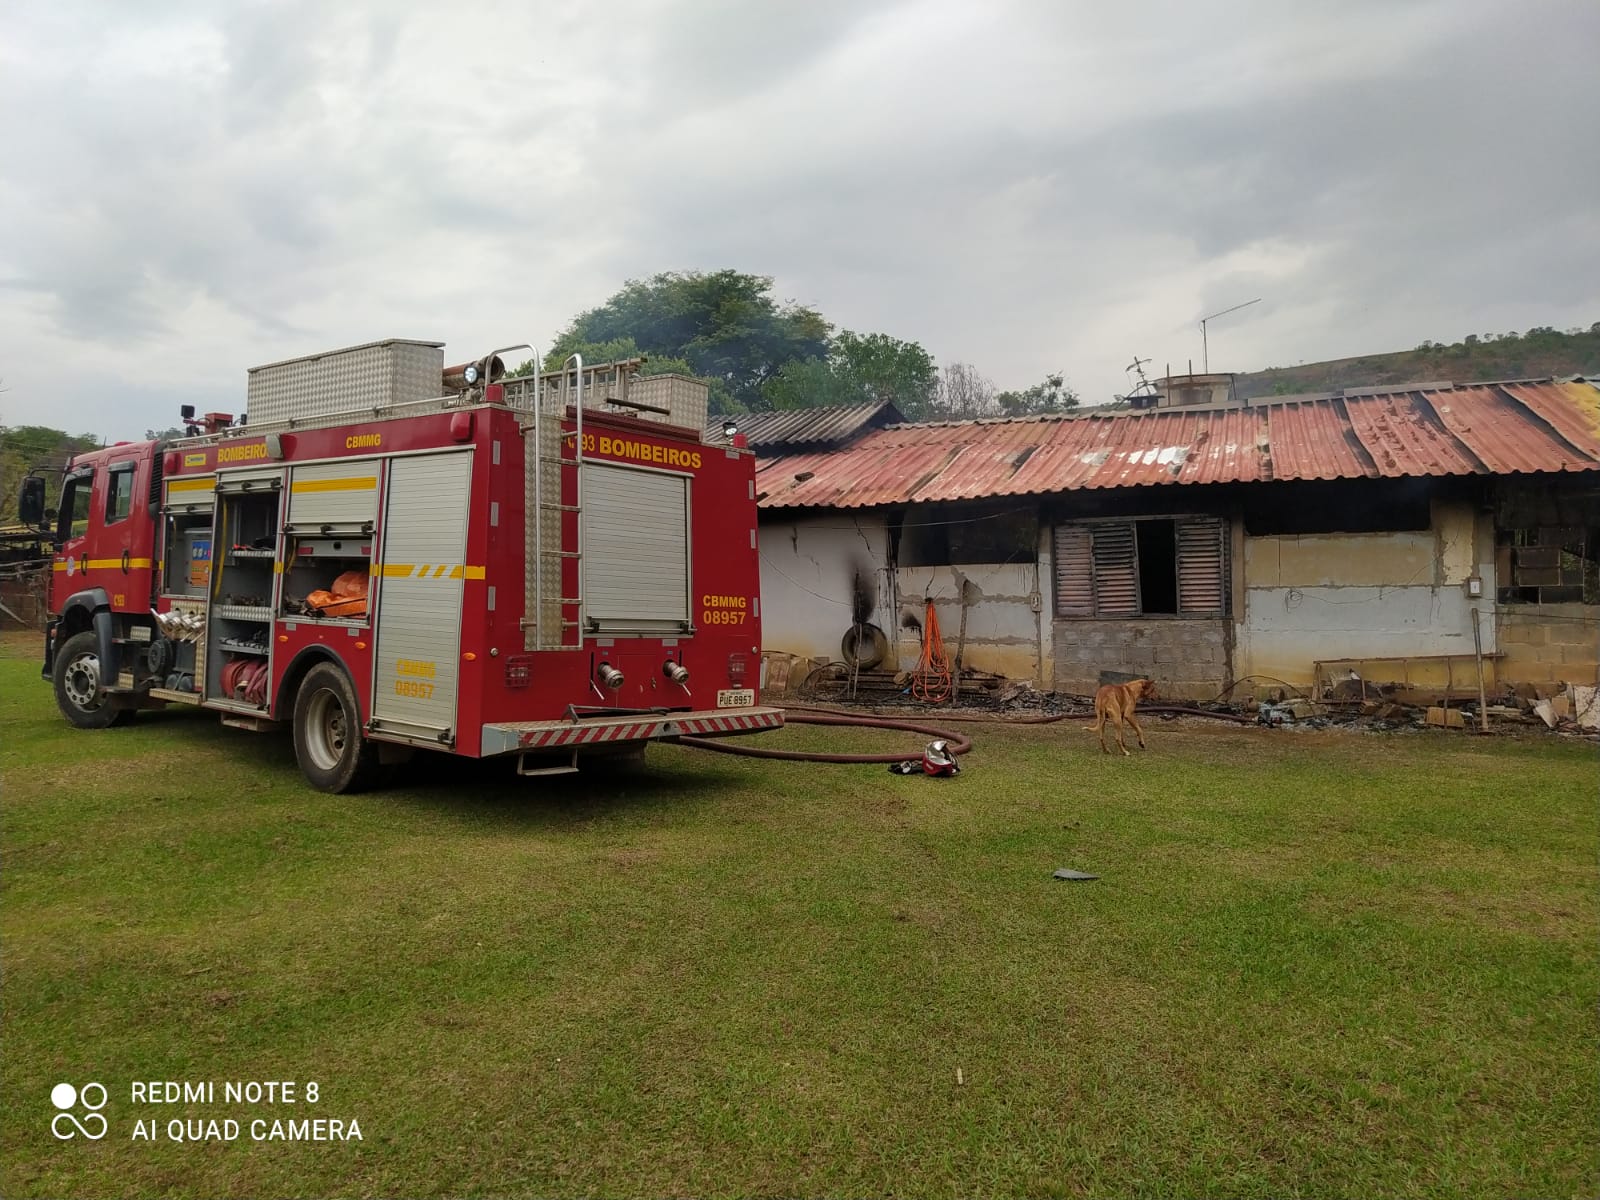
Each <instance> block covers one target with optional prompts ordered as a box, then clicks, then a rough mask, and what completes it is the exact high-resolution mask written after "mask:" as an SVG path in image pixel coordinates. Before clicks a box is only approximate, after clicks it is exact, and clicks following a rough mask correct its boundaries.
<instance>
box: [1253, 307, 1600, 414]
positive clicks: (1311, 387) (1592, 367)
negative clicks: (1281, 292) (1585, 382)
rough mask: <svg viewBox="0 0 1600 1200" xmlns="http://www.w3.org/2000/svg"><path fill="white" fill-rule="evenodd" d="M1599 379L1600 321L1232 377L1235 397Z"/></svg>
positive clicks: (1468, 338) (1427, 343)
mask: <svg viewBox="0 0 1600 1200" xmlns="http://www.w3.org/2000/svg"><path fill="white" fill-rule="evenodd" d="M1548 375H1594V376H1600V322H1596V323H1595V324H1593V325H1591V326H1590V327H1589V328H1588V329H1587V330H1578V329H1571V330H1568V331H1566V332H1565V333H1563V332H1561V331H1559V330H1556V329H1551V328H1548V327H1543V328H1537V329H1530V330H1528V332H1527V333H1524V334H1515V333H1507V334H1499V335H1496V334H1486V335H1484V336H1482V337H1479V336H1478V335H1477V334H1470V335H1468V336H1467V337H1466V338H1464V339H1462V340H1461V341H1459V342H1455V343H1453V344H1451V345H1441V344H1440V343H1438V342H1423V343H1422V345H1420V346H1418V347H1417V348H1416V349H1415V350H1402V351H1399V352H1397V353H1394V354H1367V355H1363V356H1361V357H1359V358H1336V359H1333V360H1332V361H1329V362H1316V363H1303V364H1301V365H1300V366H1297V367H1269V368H1268V369H1267V370H1265V371H1252V372H1249V373H1247V374H1241V375H1238V376H1236V377H1235V383H1236V385H1237V387H1238V389H1239V395H1240V397H1241V398H1248V397H1255V396H1292V395H1298V394H1300V393H1303V392H1333V391H1338V390H1340V389H1341V388H1357V387H1375V386H1378V385H1381V384H1386V383H1421V382H1433V381H1436V380H1449V381H1451V382H1454V383H1470V382H1473V381H1476V380H1481V379H1536V378H1540V377H1542V376H1548Z"/></svg>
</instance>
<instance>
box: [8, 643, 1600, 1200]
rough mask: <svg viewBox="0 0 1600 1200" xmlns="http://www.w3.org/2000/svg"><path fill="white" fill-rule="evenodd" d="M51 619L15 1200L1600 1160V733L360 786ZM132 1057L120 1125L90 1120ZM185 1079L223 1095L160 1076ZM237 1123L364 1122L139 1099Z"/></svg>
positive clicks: (1555, 1177) (1148, 1176)
mask: <svg viewBox="0 0 1600 1200" xmlns="http://www.w3.org/2000/svg"><path fill="white" fill-rule="evenodd" d="M34 648H35V639H32V638H28V639H26V640H25V641H24V640H8V641H7V642H6V643H5V649H6V653H7V654H8V657H5V658H3V659H0V731H3V734H0V736H3V746H0V768H3V771H4V783H5V792H4V801H3V807H0V855H3V867H4V874H3V878H0V948H3V966H4V991H3V1023H0V1030H3V1035H4V1041H3V1051H4V1057H3V1062H0V1081H3V1086H4V1091H3V1095H4V1101H5V1102H4V1105H3V1107H0V1194H3V1195H4V1196H6V1197H8V1198H17V1197H32V1196H112V1195H116V1196H155V1195H162V1196H169V1195H170V1196H270V1195H286V1196H287V1195H306V1196H317V1195H350V1196H355V1195H374V1194H402V1195H424V1194H445V1193H448V1194H452V1195H461V1194H469V1195H524V1194H527V1195H535V1194H537V1195H578V1194H584V1195H591V1194H594V1195H656V1194H677V1195H713V1196H715V1195H750V1194H763V1195H771V1194H804V1195H822V1194H829V1195H852V1196H856V1195H889V1194H894V1195H904V1196H922V1195H954V1194H960V1195H980V1194H992V1195H1023V1194H1026V1195H1046V1196H1050V1195H1126V1194H1130V1193H1141V1194H1152V1195H1199V1194H1209V1195H1228V1196H1295V1195H1305V1196H1332V1195H1339V1196H1368V1195H1382V1196H1443V1195H1461V1196H1472V1197H1483V1196H1541V1197H1544V1196H1578V1195H1585V1196H1592V1195H1594V1194H1595V1192H1596V1189H1597V1186H1600V1168H1597V1164H1596V1150H1595V1145H1596V1139H1595V1115H1596V1086H1595V1084H1596V1068H1595V1062H1596V1033H1597V1028H1596V1025H1597V1020H1596V997H1597V995H1600V986H1597V983H1600V981H1597V974H1600V973H1597V938H1596V932H1597V921H1596V890H1595V864H1596V848H1597V844H1600V842H1597V837H1596V832H1597V830H1596V805H1595V801H1596V786H1595V785H1596V778H1597V777H1596V770H1595V766H1596V761H1595V751H1594V748H1593V747H1592V746H1586V745H1583V744H1579V743H1574V742H1570V741H1559V740H1556V739H1553V738H1544V737H1528V738H1525V739H1496V740H1479V739H1474V738H1471V737H1469V736H1466V735H1462V734H1459V733H1434V734H1429V735H1415V736H1403V737H1401V736H1379V735H1360V734H1332V733H1329V734H1297V733H1292V732H1287V731H1276V732H1268V731H1261V730H1256V729H1244V728H1235V727H1231V726H1222V725H1217V726H1215V727H1211V726H1206V727H1200V728H1182V729H1180V728H1178V727H1176V726H1175V725H1173V724H1163V723H1162V722H1160V721H1159V720H1154V719H1152V720H1151V721H1149V722H1148V724H1149V726H1150V743H1151V749H1150V751H1149V752H1148V753H1146V754H1139V753H1138V752H1137V751H1136V752H1135V757H1133V758H1132V759H1128V760H1123V759H1120V758H1117V759H1112V758H1107V757H1103V756H1101V755H1100V753H1099V751H1098V749H1097V747H1096V745H1095V743H1094V739H1093V738H1092V736H1091V735H1089V734H1088V733H1087V732H1086V731H1085V729H1084V727H1083V725H1082V724H1063V725H1055V726H1049V727H1035V728H1027V727H1017V728H1011V729H1005V730H1000V729H992V730H991V729H988V728H980V729H979V730H978V733H977V737H978V746H977V749H976V750H975V751H974V753H973V754H971V755H970V756H969V757H968V758H967V759H966V760H965V766H966V772H965V774H963V775H962V776H961V777H960V778H959V779H956V780H929V779H923V778H920V777H917V778H898V777H895V776H891V775H890V774H888V773H887V771H885V770H884V769H883V768H881V767H838V766H832V767H830V766H805V765H799V764H791V763H765V762H758V761H753V760H741V759H732V758H727V757H723V756H714V755H708V754H703V753H696V752H692V751H689V750H685V749H679V748H674V747H662V748H658V749H655V750H652V751H651V753H650V757H649V760H648V765H647V767H646V769H645V770H643V771H641V772H636V773H629V774H623V775H617V776H612V777H607V778H601V777H589V776H579V777H577V778H576V779H574V780H570V781H569V780H560V779H558V780H518V779H516V778H515V777H514V776H512V775H511V774H510V773H509V771H508V770H507V769H506V768H505V767H504V766H503V765H502V766H501V767H499V768H498V769H496V768H494V767H493V766H492V765H483V764H462V763H456V762H451V761H447V760H438V761H436V762H432V763H429V764H424V765H422V766H420V767H417V768H414V769H412V770H410V771H408V772H407V774H406V776H405V778H404V780H403V781H402V782H400V783H398V784H397V785H396V786H394V787H392V788H390V789H388V790H384V791H380V792H375V793H371V794H366V795H361V796H354V797H332V796H325V795H321V794H318V793H315V792H312V791H310V790H309V789H307V788H306V787H305V786H304V785H303V784H302V782H301V779H300V776H299V773H298V771H297V769H296V768H295V766H294V762H293V756H292V753H291V751H290V748H289V746H288V743H287V739H285V738H283V737H281V736H276V735H256V734H248V733H242V732H238V731H233V730H226V729H223V728H221V727H220V725H219V724H218V723H217V722H216V719H215V718H214V717H212V716H208V715H205V714H197V713H187V712H182V713H160V714H148V715H143V716H141V717H140V718H139V719H138V720H137V721H136V723H134V724H133V725H132V726H130V727H127V728H123V729H115V730H109V731H106V732H103V733H85V732H80V731H77V730H74V729H72V728H70V727H69V726H68V725H67V724H66V723H65V722H64V721H63V720H62V719H61V718H60V717H59V716H58V715H57V713H56V712H55V709H54V705H53V702H52V700H51V697H50V693H49V690H48V688H47V687H46V686H45V685H44V684H43V683H42V682H41V681H39V679H38V672H37V666H36V663H35V660H34V658H33V657H32V655H33V652H34ZM887 736H888V735H884V736H877V735H862V736H861V737H860V738H859V739H852V740H857V741H859V742H860V743H861V744H862V745H863V746H864V747H867V746H870V747H873V748H877V747H881V746H883V745H884V744H885V738H886V737H887ZM850 737H851V735H848V734H844V735H841V734H840V733H839V732H837V731H832V730H821V729H799V728H795V729H791V730H786V731H784V732H783V733H781V734H778V735H774V736H773V737H772V738H771V739H770V740H768V741H767V742H766V743H765V744H770V745H786V746H794V747H809V748H824V747H828V748H837V747H838V746H839V745H840V744H841V742H842V741H843V740H845V739H847V738H850ZM888 744H890V745H891V746H892V745H906V744H907V743H905V742H903V741H898V740H894V739H893V738H892V737H890V738H889V739H888ZM907 748H908V750H909V749H912V748H914V743H913V744H911V745H907ZM1060 866H1073V867H1078V868H1081V869H1085V870H1090V871H1095V872H1099V873H1100V874H1101V875H1102V876H1103V878H1102V879H1101V880H1100V881H1099V882H1094V883H1061V882H1056V881H1053V880H1052V879H1051V872H1052V871H1053V870H1054V869H1055V868H1056V867H1060ZM91 1079H92V1080H97V1081H100V1082H102V1083H104V1084H105V1085H106V1086H107V1088H108V1089H109V1091H110V1101H109V1103H108V1105H107V1106H106V1109H105V1110H104V1111H105V1113H106V1115H107V1116H108V1117H109V1119H110V1134H109V1135H108V1136H107V1137H106V1138H105V1139H104V1140H102V1141H98V1142H93V1143H86V1142H84V1141H83V1140H81V1139H78V1140H75V1141H71V1142H60V1141H57V1140H56V1139H55V1138H53V1137H52V1136H51V1133H50V1120H51V1117H52V1116H53V1114H54V1112H55V1110H54V1109H53V1108H52V1107H51V1105H50V1099H49V1096H50V1090H51V1087H52V1086H53V1085H54V1084H56V1083H58V1082H61V1081H63V1080H65V1081H68V1082H73V1083H79V1084H81V1083H83V1082H86V1081H88V1080H91ZM169 1079H170V1080H188V1081H197V1080H213V1081H216V1082H217V1087H218V1100H219V1103H217V1104H215V1105H192V1106H186V1105H183V1104H177V1105H172V1106H163V1105H144V1104H135V1103H133V1102H132V1101H131V1100H130V1084H131V1083H132V1082H133V1081H135V1080H169ZM240 1079H256V1080H267V1079H293V1080H297V1081H300V1082H301V1084H302V1086H303V1084H304V1081H306V1080H312V1079H314V1080H316V1081H317V1082H318V1084H319V1087H320V1089H321V1099H320V1101H319V1103H317V1104H316V1105H308V1104H304V1103H301V1104H299V1105H297V1106H295V1107H294V1108H293V1109H281V1110H279V1111H277V1112H274V1111H273V1110H271V1109H268V1108H266V1107H264V1106H262V1107H256V1108H249V1107H240V1106H228V1105H223V1104H221V1103H220V1100H221V1084H222V1081H224V1080H240ZM229 1116H231V1117H234V1118H236V1119H241V1120H242V1121H243V1122H245V1123H247V1122H248V1121H249V1120H251V1119H254V1118H257V1117H264V1118H266V1119H269V1120H270V1119H271V1118H272V1117H274V1116H291V1117H300V1118H304V1117H310V1116H325V1117H334V1118H339V1119H343V1120H349V1119H350V1118H352V1117H353V1118H355V1119H357V1120H358V1121H359V1123H360V1128H361V1131H362V1134H363V1140H362V1141H360V1142H348V1143H343V1142H333V1143H304V1142H294V1143H289V1142H254V1141H252V1140H250V1137H249V1135H248V1132H244V1133H241V1135H240V1137H239V1139H238V1140H237V1141H234V1142H228V1143H202V1144H193V1145H191V1144H175V1143H172V1142H170V1141H168V1140H166V1136H165V1133H164V1132H163V1133H162V1135H161V1136H160V1137H159V1138H158V1140H156V1141H154V1142H147V1141H133V1140H131V1139H130V1132H131V1129H132V1126H133V1122H134V1121H135V1120H136V1119H140V1118H144V1119H148V1118H156V1119H158V1121H159V1125H160V1126H161V1127H162V1129H163V1130H164V1128H165V1126H166V1124H167V1122H168V1121H170V1120H172V1119H173V1118H175V1117H176V1118H183V1117H190V1118H202V1119H204V1118H213V1117H214V1118H217V1119H221V1118H224V1117H229Z"/></svg>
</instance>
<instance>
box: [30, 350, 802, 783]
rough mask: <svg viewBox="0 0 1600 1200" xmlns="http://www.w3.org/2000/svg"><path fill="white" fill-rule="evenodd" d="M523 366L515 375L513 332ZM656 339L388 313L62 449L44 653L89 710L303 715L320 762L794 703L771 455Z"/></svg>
mask: <svg viewBox="0 0 1600 1200" xmlns="http://www.w3.org/2000/svg"><path fill="white" fill-rule="evenodd" d="M513 350H516V351H525V352H526V353H527V354H528V356H529V357H530V359H531V360H532V362H533V363H534V369H533V370H532V372H531V373H530V374H527V375H525V376H521V377H515V378H508V377H505V375H504V366H503V364H504V361H505V359H504V357H503V356H505V355H507V354H509V353H511V351H513ZM639 365H640V363H639V362H638V361H637V360H636V361H633V362H628V363H614V364H605V365H603V366H592V367H586V366H585V365H584V364H583V363H582V361H581V359H578V358H577V356H574V357H573V358H572V359H569V360H568V361H567V363H565V364H564V365H563V366H562V367H561V368H560V369H559V370H556V371H552V372H548V373H542V372H541V371H540V370H539V368H538V360H537V356H536V355H535V354H534V352H533V351H532V350H531V348H528V347H511V348H509V349H508V350H502V351H497V352H495V353H494V354H490V355H486V356H484V357H483V358H481V359H478V360H475V361H473V362H471V363H467V364H463V365H461V366H459V367H451V368H446V367H445V366H444V358H443V347H442V344H441V343H437V342H418V341H406V340H399V339H396V340H391V341H386V342H377V343H371V344H369V345H365V346H357V347H352V348H350V349H347V350H340V351H334V352H331V353H328V354H322V355H316V356H312V357H309V358H303V359H295V360H291V361H289V362H283V363H273V364H269V365H267V366H264V367H257V368H254V369H252V370H251V371H250V376H249V377H250V385H249V406H248V414H247V417H241V418H239V419H238V420H235V419H234V418H233V417H232V416H231V415H229V414H224V413H210V414H206V415H205V416H204V417H200V418H197V417H195V415H194V414H193V413H192V412H191V411H188V410H186V411H185V413H184V417H185V420H186V422H188V423H189V433H190V434H191V436H188V437H184V438H181V439H177V440H174V441H171V442H159V441H157V442H130V443H119V444H117V445H113V446H108V447H106V448H104V449H101V450H96V451H93V452H91V453H87V454H80V455H78V456H76V457H75V458H74V459H73V460H72V461H71V462H70V463H69V465H68V466H67V469H66V474H65V478H64V482H63V488H62V493H61V501H60V508H59V511H58V514H57V519H56V520H57V523H56V529H55V541H56V552H55V558H54V563H53V566H54V572H53V579H52V589H51V612H52V614H53V616H52V619H51V621H50V623H49V628H48V630H47V632H46V637H45V647H44V668H43V672H42V673H43V676H44V678H46V679H47V680H50V681H51V682H52V684H53V685H54V688H55V694H56V701H57V704H58V705H59V707H60V708H61V711H62V713H63V714H64V715H65V716H66V717H67V719H68V720H70V721H71V722H72V723H73V724H75V725H78V726H81V727H83V728H88V729H99V728H105V727H108V726H111V725H115V724H118V723H120V722H122V721H124V720H126V719H128V718H129V717H130V716H131V714H133V713H134V712H136V711H137V710H139V709H144V708H159V707H164V706H166V705H170V704H187V705H194V706H197V707H201V708H206V709H211V710H214V711H216V712H218V713H220V714H221V715H222V720H223V722H224V723H225V724H228V725H233V726H238V727H241V728H245V729H256V730H261V729H272V728H279V727H281V726H282V725H284V724H288V725H289V726H290V727H291V728H292V731H293V736H294V747H295V755H296V758H297V760H298V761H299V764H300V767H301V769H302V771H303V772H304V773H305V776H306V778H307V779H308V780H309V781H310V782H311V783H312V784H313V785H314V786H315V787H318V788H320V789H322V790H324V791H330V792H342V791H348V790H354V789H357V788H360V787H361V786H363V785H365V784H367V783H369V782H370V781H371V780H372V778H373V774H374V770H375V768H376V767H377V765H378V764H379V763H380V762H381V761H396V760H403V759H404V758H406V757H408V756H409V755H410V754H412V753H414V752H415V751H416V750H417V749H428V750H434V751H440V752H444V753H450V754H459V755H466V756H469V757H475V758H477V757H489V756H494V755H514V756H516V759H517V766H518V770H519V771H520V772H521V773H523V774H529V775H534V774H552V773H566V772H570V771H574V770H576V769H577V768H578V765H579V763H580V761H581V760H582V758H583V757H584V756H585V755H592V754H600V753H615V752H617V751H619V750H629V749H640V748H642V747H644V746H645V745H647V744H648V743H649V742H651V741H658V740H672V739H674V738H677V737H680V736H686V735H693V736H697V737H718V736H728V735H736V734H743V733H750V732H755V731H759V730H764V729H771V728H776V727H777V726H779V725H781V724H782V721H783V717H782V713H781V710H778V709H775V708H769V707H764V706H762V705H760V704H759V703H758V694H757V690H758V686H759V669H760V646H761V637H760V617H761V601H760V589H759V582H760V573H759V566H758V559H757V551H756V500H755V469H754V460H753V457H752V455H751V454H750V452H749V451H748V450H747V449H745V448H744V447H743V446H742V445H734V444H732V443H733V442H735V441H741V440H742V439H738V438H733V439H731V440H730V441H729V442H728V443H726V444H725V443H714V442H707V441H705V440H703V437H702V433H701V431H702V430H703V428H704V426H705V386H704V384H702V383H700V382H698V381H695V380H691V379H687V378H686V377H682V376H654V377H638V376H637V369H638V367H639Z"/></svg>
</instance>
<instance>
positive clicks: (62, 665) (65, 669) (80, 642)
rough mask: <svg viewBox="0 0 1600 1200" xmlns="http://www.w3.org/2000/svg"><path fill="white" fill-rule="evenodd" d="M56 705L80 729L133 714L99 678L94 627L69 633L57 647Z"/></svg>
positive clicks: (113, 722)
mask: <svg viewBox="0 0 1600 1200" xmlns="http://www.w3.org/2000/svg"><path fill="white" fill-rule="evenodd" d="M54 678H55V685H56V707H57V708H59V709H60V710H61V715H62V716H64V717H66V719H67V720H69V721H71V722H72V723H73V724H74V725H76V726H77V727H78V728H79V729H109V728H110V727H111V726H113V725H120V724H122V722H124V721H126V720H127V719H128V718H129V717H131V716H132V715H133V710H132V709H130V708H128V707H127V706H126V705H124V704H123V703H122V701H121V700H119V699H117V697H115V696H108V695H107V694H106V693H105V691H104V690H103V688H102V687H101V681H100V642H99V639H98V638H96V637H95V635H94V633H93V631H91V630H85V631H84V632H82V633H75V634H73V635H72V636H71V637H69V638H68V639H67V640H66V641H65V642H63V643H62V644H61V646H60V647H59V648H58V649H57V650H56V661H55V671H54Z"/></svg>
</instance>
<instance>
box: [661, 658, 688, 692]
mask: <svg viewBox="0 0 1600 1200" xmlns="http://www.w3.org/2000/svg"><path fill="white" fill-rule="evenodd" d="M661 673H662V674H663V675H665V676H666V677H667V678H668V679H670V680H672V682H673V683H675V684H677V685H678V686H679V687H686V686H688V683H689V668H688V667H686V666H684V665H683V664H682V663H679V662H673V661H672V660H671V659H670V658H669V659H667V661H666V664H665V665H664V666H663V667H662V668H661Z"/></svg>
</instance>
